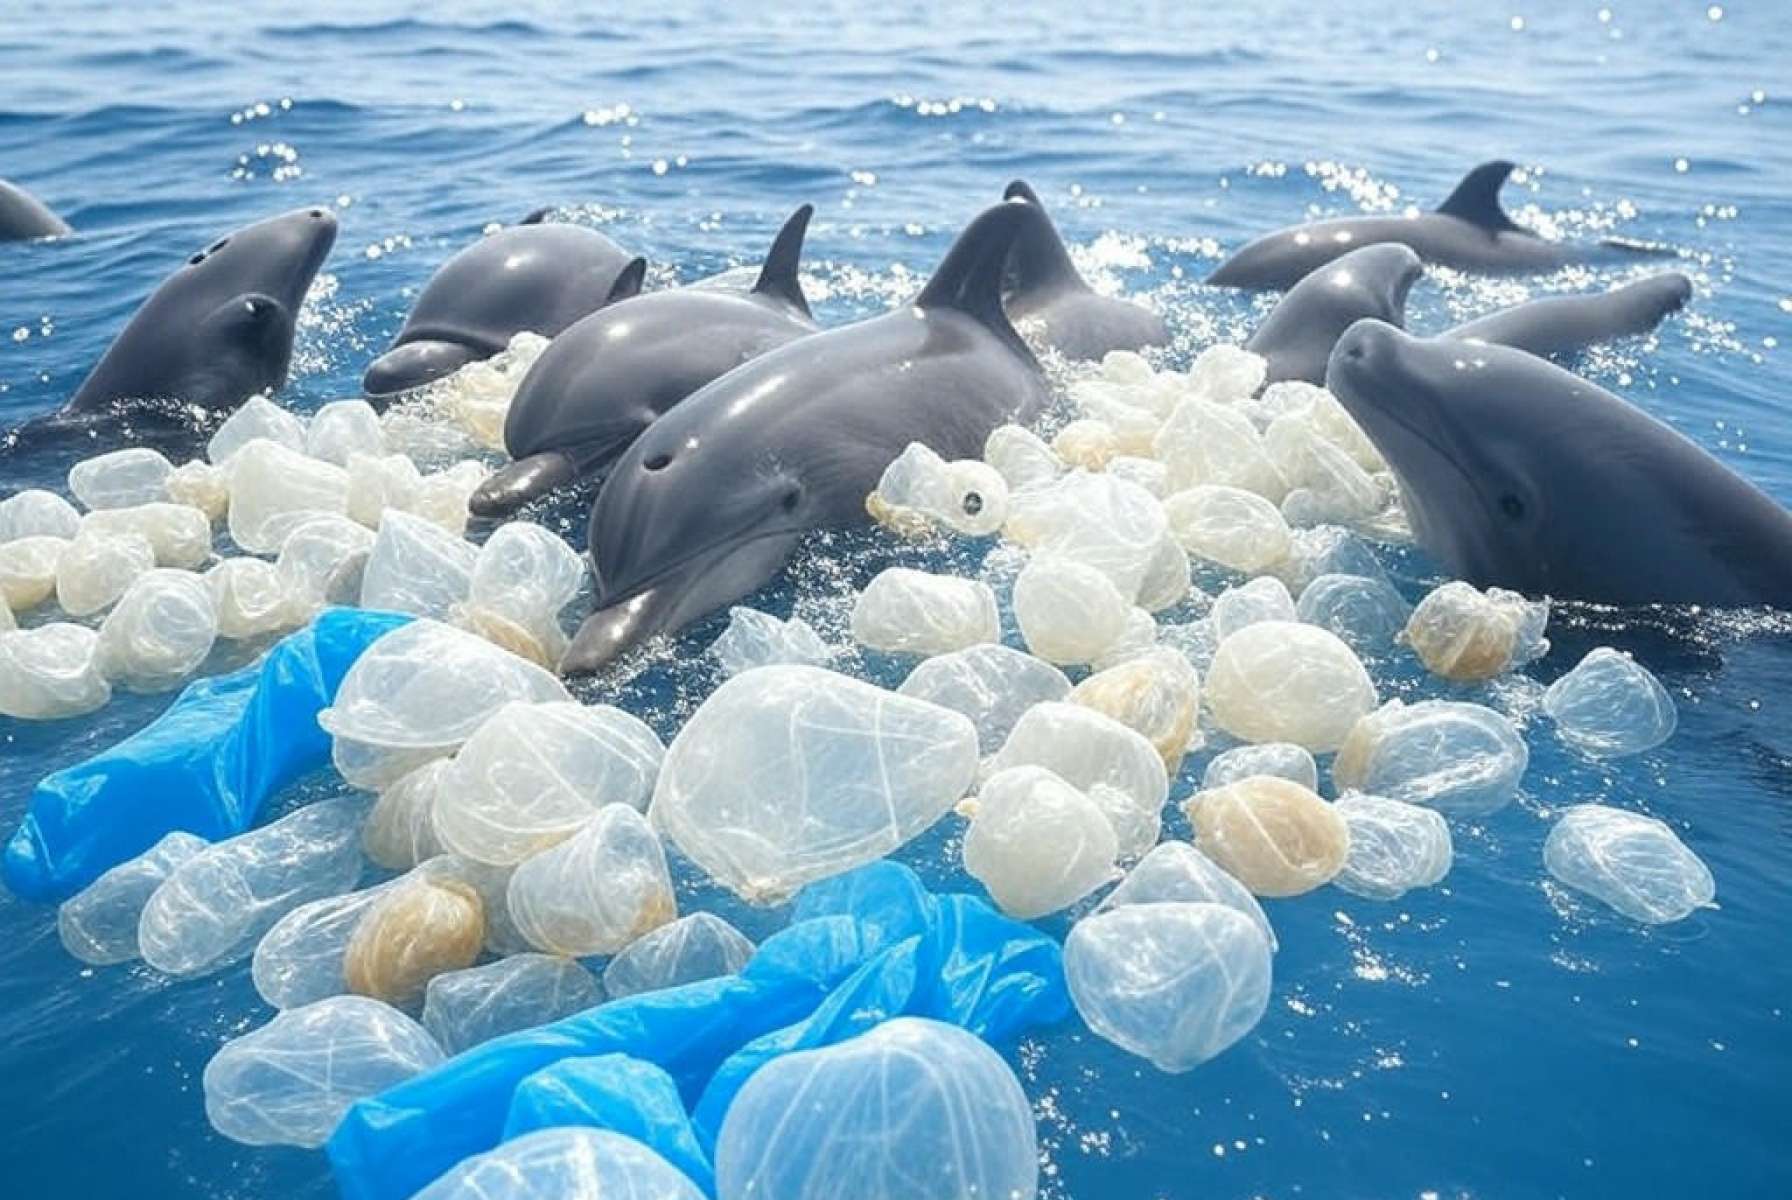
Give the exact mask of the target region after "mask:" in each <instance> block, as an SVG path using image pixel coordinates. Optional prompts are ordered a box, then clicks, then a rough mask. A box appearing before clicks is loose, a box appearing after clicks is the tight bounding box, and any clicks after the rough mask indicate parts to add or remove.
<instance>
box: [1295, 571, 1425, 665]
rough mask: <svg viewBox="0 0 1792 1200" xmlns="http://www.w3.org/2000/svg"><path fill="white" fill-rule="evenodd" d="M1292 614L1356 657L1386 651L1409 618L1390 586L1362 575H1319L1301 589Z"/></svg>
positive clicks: (1407, 609)
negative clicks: (1339, 642)
mask: <svg viewBox="0 0 1792 1200" xmlns="http://www.w3.org/2000/svg"><path fill="white" fill-rule="evenodd" d="M1296 612H1297V614H1298V617H1299V619H1300V620H1302V621H1305V622H1306V623H1307V624H1309V625H1317V626H1319V627H1320V628H1321V629H1328V630H1330V631H1331V632H1332V633H1335V634H1337V635H1338V637H1340V638H1342V639H1343V641H1344V643H1345V645H1347V646H1349V647H1350V648H1351V649H1352V650H1355V651H1356V652H1357V653H1358V654H1364V655H1366V654H1375V653H1379V652H1383V651H1385V650H1387V649H1388V648H1389V647H1390V646H1392V645H1393V644H1394V641H1395V639H1396V638H1398V637H1399V636H1400V632H1401V630H1403V629H1404V628H1405V627H1406V622H1407V619H1408V618H1409V617H1411V615H1412V606H1411V605H1409V604H1407V603H1406V601H1405V599H1404V598H1403V597H1402V596H1401V595H1400V593H1399V592H1397V591H1395V590H1394V585H1393V584H1391V583H1389V582H1388V581H1387V580H1385V579H1380V578H1374V579H1372V578H1369V577H1367V576H1363V575H1335V574H1334V575H1321V576H1319V577H1317V578H1316V579H1314V580H1313V581H1312V582H1311V583H1309V584H1307V586H1306V587H1305V588H1303V589H1301V593H1300V604H1299V605H1298V607H1297V609H1296Z"/></svg>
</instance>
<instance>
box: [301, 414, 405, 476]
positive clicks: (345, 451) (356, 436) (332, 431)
mask: <svg viewBox="0 0 1792 1200" xmlns="http://www.w3.org/2000/svg"><path fill="white" fill-rule="evenodd" d="M385 452H386V435H385V431H384V430H383V429H382V428H381V426H380V415H379V414H378V413H377V412H375V411H373V405H371V404H369V403H367V401H365V400H333V401H331V402H330V403H328V404H326V405H324V406H323V407H322V408H320V409H318V410H317V412H315V413H314V414H312V417H311V424H310V425H309V426H308V427H307V428H306V430H305V453H306V454H308V455H310V456H311V457H312V458H315V459H318V460H320V461H322V462H327V463H332V464H334V465H336V466H338V467H346V466H348V464H349V459H350V458H352V457H354V456H355V455H357V454H367V455H373V456H376V457H377V456H379V455H382V454H384V453H385Z"/></svg>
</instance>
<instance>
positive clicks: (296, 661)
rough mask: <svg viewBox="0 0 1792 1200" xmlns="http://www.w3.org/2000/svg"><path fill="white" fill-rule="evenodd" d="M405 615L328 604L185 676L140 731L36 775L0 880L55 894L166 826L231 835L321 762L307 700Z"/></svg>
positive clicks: (325, 700)
mask: <svg viewBox="0 0 1792 1200" xmlns="http://www.w3.org/2000/svg"><path fill="white" fill-rule="evenodd" d="M410 620H411V618H410V617H407V616H404V615H402V614H398V613H383V612H372V611H367V610H361V609H328V610H326V611H324V612H323V613H322V614H321V615H319V616H318V618H317V619H316V620H315V621H313V622H312V623H311V624H310V625H308V626H307V627H305V628H304V629H301V630H299V631H298V632H296V633H293V634H290V635H288V636H287V637H286V638H284V639H282V640H281V641H280V642H278V643H276V644H275V645H274V647H273V648H272V649H270V650H269V651H268V653H267V654H266V655H265V656H263V657H262V659H261V660H260V661H259V662H257V663H253V664H251V665H249V666H247V667H244V668H242V669H241V670H239V671H234V672H232V673H230V674H228V675H219V676H217V677H215V678H211V679H202V680H199V681H197V682H195V683H192V684H189V685H188V686H187V688H186V689H185V690H184V691H182V692H181V694H180V696H179V697H177V698H176V699H175V701H174V703H173V704H172V705H170V706H169V707H168V709H167V710H166V711H165V712H163V713H162V715H161V716H160V717H158V718H156V719H155V720H154V721H153V722H151V723H150V724H149V725H148V726H147V727H145V728H144V729H142V730H140V731H139V732H137V733H135V734H133V735H131V736H130V737H128V738H126V739H125V740H124V741H122V742H119V743H118V744H117V745H115V746H113V747H111V748H110V749H108V750H103V751H101V752H100V753H99V754H97V755H95V756H94V757H92V758H90V759H88V760H86V761H85V762H81V763H76V764H75V765H74V766H72V767H65V768H64V769H63V770H60V771H57V772H55V773H53V774H51V775H48V776H46V777H45V778H44V779H43V781H42V782H41V783H39V784H38V785H37V789H36V791H34V792H33V793H32V796H31V803H30V806H29V807H28V808H27V810H26V813H25V819H24V820H23V821H22V822H20V824H19V828H18V831H17V832H15V833H14V834H13V836H12V840H11V841H10V842H8V843H7V846H6V856H5V864H4V876H5V880H6V886H7V887H8V888H10V889H12V891H13V893H14V894H16V895H18V896H20V897H22V898H24V899H27V900H40V901H53V900H63V899H66V898H68V897H69V896H72V895H73V894H74V893H76V892H78V891H80V890H81V889H82V888H83V887H86V886H87V885H88V884H89V883H92V882H93V881H94V880H95V879H97V878H99V876H100V875H101V874H103V873H104V872H106V871H108V870H110V869H111V868H113V867H115V866H117V865H118V864H119V863H122V862H125V861H127V860H129V859H132V858H135V857H136V856H137V855H139V854H141V853H143V852H144V851H145V850H148V849H149V848H150V847H151V846H153V845H155V844H156V843H157V842H158V841H160V840H161V839H162V838H163V837H164V836H165V835H167V834H169V833H172V832H173V831H175V830H177V829H181V830H185V831H187V832H188V833H194V834H198V835H199V836H200V837H203V838H206V839H208V840H211V841H221V840H223V839H224V838H228V837H233V836H235V835H236V834H239V833H242V832H243V831H244V830H246V829H248V828H249V826H250V825H252V824H253V823H254V821H255V817H256V814H257V813H258V812H259V811H260V809H261V805H262V803H263V802H264V801H265V800H266V799H267V798H268V797H269V796H272V795H274V794H275V793H276V792H278V791H280V790H281V789H282V788H284V787H286V786H287V785H288V784H290V783H292V782H293V781H294V780H296V779H298V778H299V777H300V776H303V775H305V774H308V773H309V772H311V771H315V770H317V769H318V768H320V767H324V766H327V765H328V764H329V761H330V736H329V735H328V734H327V733H325V732H324V731H323V730H322V729H320V728H319V727H318V724H317V713H318V710H320V709H322V708H324V707H325V706H326V705H328V704H329V703H330V702H331V700H332V699H333V698H334V697H335V695H336V689H337V687H338V686H339V685H340V684H341V683H342V677H343V676H344V675H346V674H347V673H348V669H349V667H350V666H351V665H352V664H353V663H354V661H355V659H357V658H358V657H360V655H361V652H362V651H363V650H365V649H366V648H367V647H368V646H369V645H371V644H372V643H373V642H375V641H376V640H378V639H379V638H380V637H381V636H382V635H384V634H386V633H388V632H390V631H391V630H393V629H396V628H398V627H399V626H400V625H403V624H405V623H406V622H408V621H410Z"/></svg>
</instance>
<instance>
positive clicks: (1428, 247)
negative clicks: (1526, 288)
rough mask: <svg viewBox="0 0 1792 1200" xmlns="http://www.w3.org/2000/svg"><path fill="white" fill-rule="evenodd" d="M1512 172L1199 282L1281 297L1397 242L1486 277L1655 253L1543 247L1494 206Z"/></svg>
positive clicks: (1618, 245) (1252, 254) (1478, 174)
mask: <svg viewBox="0 0 1792 1200" xmlns="http://www.w3.org/2000/svg"><path fill="white" fill-rule="evenodd" d="M1515 169H1516V167H1515V165H1514V164H1513V163H1509V162H1488V163H1482V164H1481V165H1480V166H1478V167H1476V168H1475V169H1474V170H1472V171H1470V172H1469V173H1468V174H1467V175H1464V176H1463V177H1462V182H1461V183H1459V184H1457V185H1456V190H1455V191H1453V192H1451V193H1450V198H1449V199H1448V200H1445V201H1444V202H1443V203H1442V204H1440V205H1438V206H1437V210H1436V211H1435V212H1428V213H1420V214H1418V215H1417V216H1399V217H1367V216H1365V217H1336V218H1333V219H1332V220H1329V221H1314V222H1312V223H1310V224H1306V225H1293V226H1289V227H1288V228H1286V229H1278V230H1277V231H1276V232H1274V233H1271V234H1266V235H1264V236H1263V237H1260V238H1258V239H1257V240H1256V241H1254V242H1252V243H1251V244H1250V245H1248V246H1246V247H1245V248H1244V249H1242V250H1240V251H1239V252H1238V253H1237V254H1234V255H1233V256H1232V257H1231V258H1228V259H1227V260H1226V261H1225V262H1223V263H1221V264H1220V265H1219V267H1218V268H1217V269H1216V270H1215V271H1214V272H1213V274H1211V275H1209V276H1208V277H1207V282H1208V283H1210V284H1212V285H1214V286H1216V287H1235V288H1245V289H1249V290H1255V291H1284V290H1286V289H1288V288H1291V287H1293V286H1294V285H1295V284H1296V283H1298V282H1300V280H1301V279H1302V278H1304V277H1305V276H1307V275H1309V274H1311V273H1312V272H1313V271H1315V270H1316V269H1318V268H1319V267H1321V266H1323V265H1324V264H1326V263H1328V262H1331V261H1332V260H1333V259H1335V258H1337V257H1338V256H1339V255H1341V254H1343V253H1345V252H1346V251H1349V250H1354V249H1356V248H1357V247H1358V246H1367V245H1372V244H1374V243H1377V242H1401V243H1403V244H1405V245H1408V246H1411V247H1412V248H1413V249H1414V250H1416V251H1418V252H1419V256H1420V257H1421V258H1423V259H1424V260H1425V261H1426V262H1427V263H1434V264H1436V265H1438V266H1444V267H1456V268H1458V269H1460V270H1464V271H1479V272H1483V273H1487V274H1518V273H1522V272H1526V271H1549V270H1554V269H1555V268H1557V267H1560V266H1563V265H1565V264H1567V263H1571V262H1582V261H1585V260H1587V259H1588V258H1590V257H1592V256H1593V254H1594V253H1595V251H1597V250H1601V249H1603V250H1608V251H1627V252H1630V253H1639V252H1640V253H1656V252H1657V251H1654V250H1652V249H1651V248H1649V247H1643V246H1638V245H1635V244H1632V243H1626V242H1623V241H1614V240H1609V239H1608V240H1606V241H1603V242H1600V243H1598V245H1597V246H1574V245H1563V244H1560V243H1556V242H1549V241H1545V240H1544V239H1542V238H1540V237H1538V236H1537V235H1536V234H1534V233H1532V232H1531V231H1530V230H1528V229H1526V228H1524V227H1523V226H1522V225H1519V224H1517V223H1516V222H1514V221H1513V220H1512V218H1511V217H1508V216H1507V215H1506V212H1505V210H1504V209H1503V208H1501V207H1500V188H1501V187H1502V186H1504V184H1505V182H1506V177H1507V176H1509V175H1511V174H1512V172H1513V171H1514V170H1515Z"/></svg>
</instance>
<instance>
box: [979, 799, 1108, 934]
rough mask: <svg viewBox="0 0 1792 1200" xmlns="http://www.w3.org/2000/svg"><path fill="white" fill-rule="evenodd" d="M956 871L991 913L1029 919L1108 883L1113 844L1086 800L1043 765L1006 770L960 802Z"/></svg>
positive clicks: (1105, 824) (1096, 808) (1101, 815)
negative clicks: (965, 814) (985, 894)
mask: <svg viewBox="0 0 1792 1200" xmlns="http://www.w3.org/2000/svg"><path fill="white" fill-rule="evenodd" d="M962 810H968V811H969V813H970V817H971V826H970V828H969V829H968V830H966V831H965V835H964V867H965V870H966V871H968V872H970V874H971V876H972V878H974V879H976V880H977V881H978V882H979V883H981V884H982V885H983V886H984V887H985V888H987V889H988V890H989V895H990V898H991V899H992V900H994V901H995V902H996V907H998V908H1000V909H1001V910H1002V911H1003V912H1005V913H1007V914H1008V915H1009V916H1011V917H1016V918H1018V919H1020V920H1023V921H1031V920H1033V919H1035V918H1037V917H1043V916H1045V915H1046V914H1047V913H1054V912H1057V911H1058V910H1059V909H1062V908H1068V907H1070V906H1071V905H1072V904H1075V903H1076V902H1077V901H1078V900H1081V899H1082V898H1083V897H1084V896H1087V895H1089V894H1090V893H1091V892H1093V891H1095V889H1097V888H1099V887H1101V886H1102V885H1103V884H1105V883H1107V882H1108V881H1109V880H1110V879H1112V878H1113V877H1114V874H1115V869H1114V862H1115V859H1116V858H1117V857H1118V855H1119V843H1118V841H1117V840H1116V838H1115V836H1114V826H1113V824H1112V823H1111V822H1110V821H1109V820H1108V817H1107V814H1106V813H1104V812H1103V811H1102V810H1101V808H1100V807H1099V806H1097V805H1096V804H1095V802H1094V801H1093V800H1090V799H1089V797H1087V796H1085V795H1084V794H1083V793H1082V792H1080V791H1078V790H1077V789H1076V788H1074V787H1072V786H1071V785H1070V784H1068V783H1066V782H1065V781H1064V780H1063V779H1061V778H1060V777H1058V776H1057V775H1054V774H1053V773H1052V772H1050V771H1048V770H1046V769H1045V768H1044V767H1011V768H1009V769H1007V770H1003V771H998V772H996V773H995V774H994V775H992V776H990V777H989V778H988V779H986V780H984V782H983V786H982V787H981V788H980V789H979V790H978V792H977V797H976V799H975V800H972V801H966V802H965V804H964V805H963V806H961V811H962Z"/></svg>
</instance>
